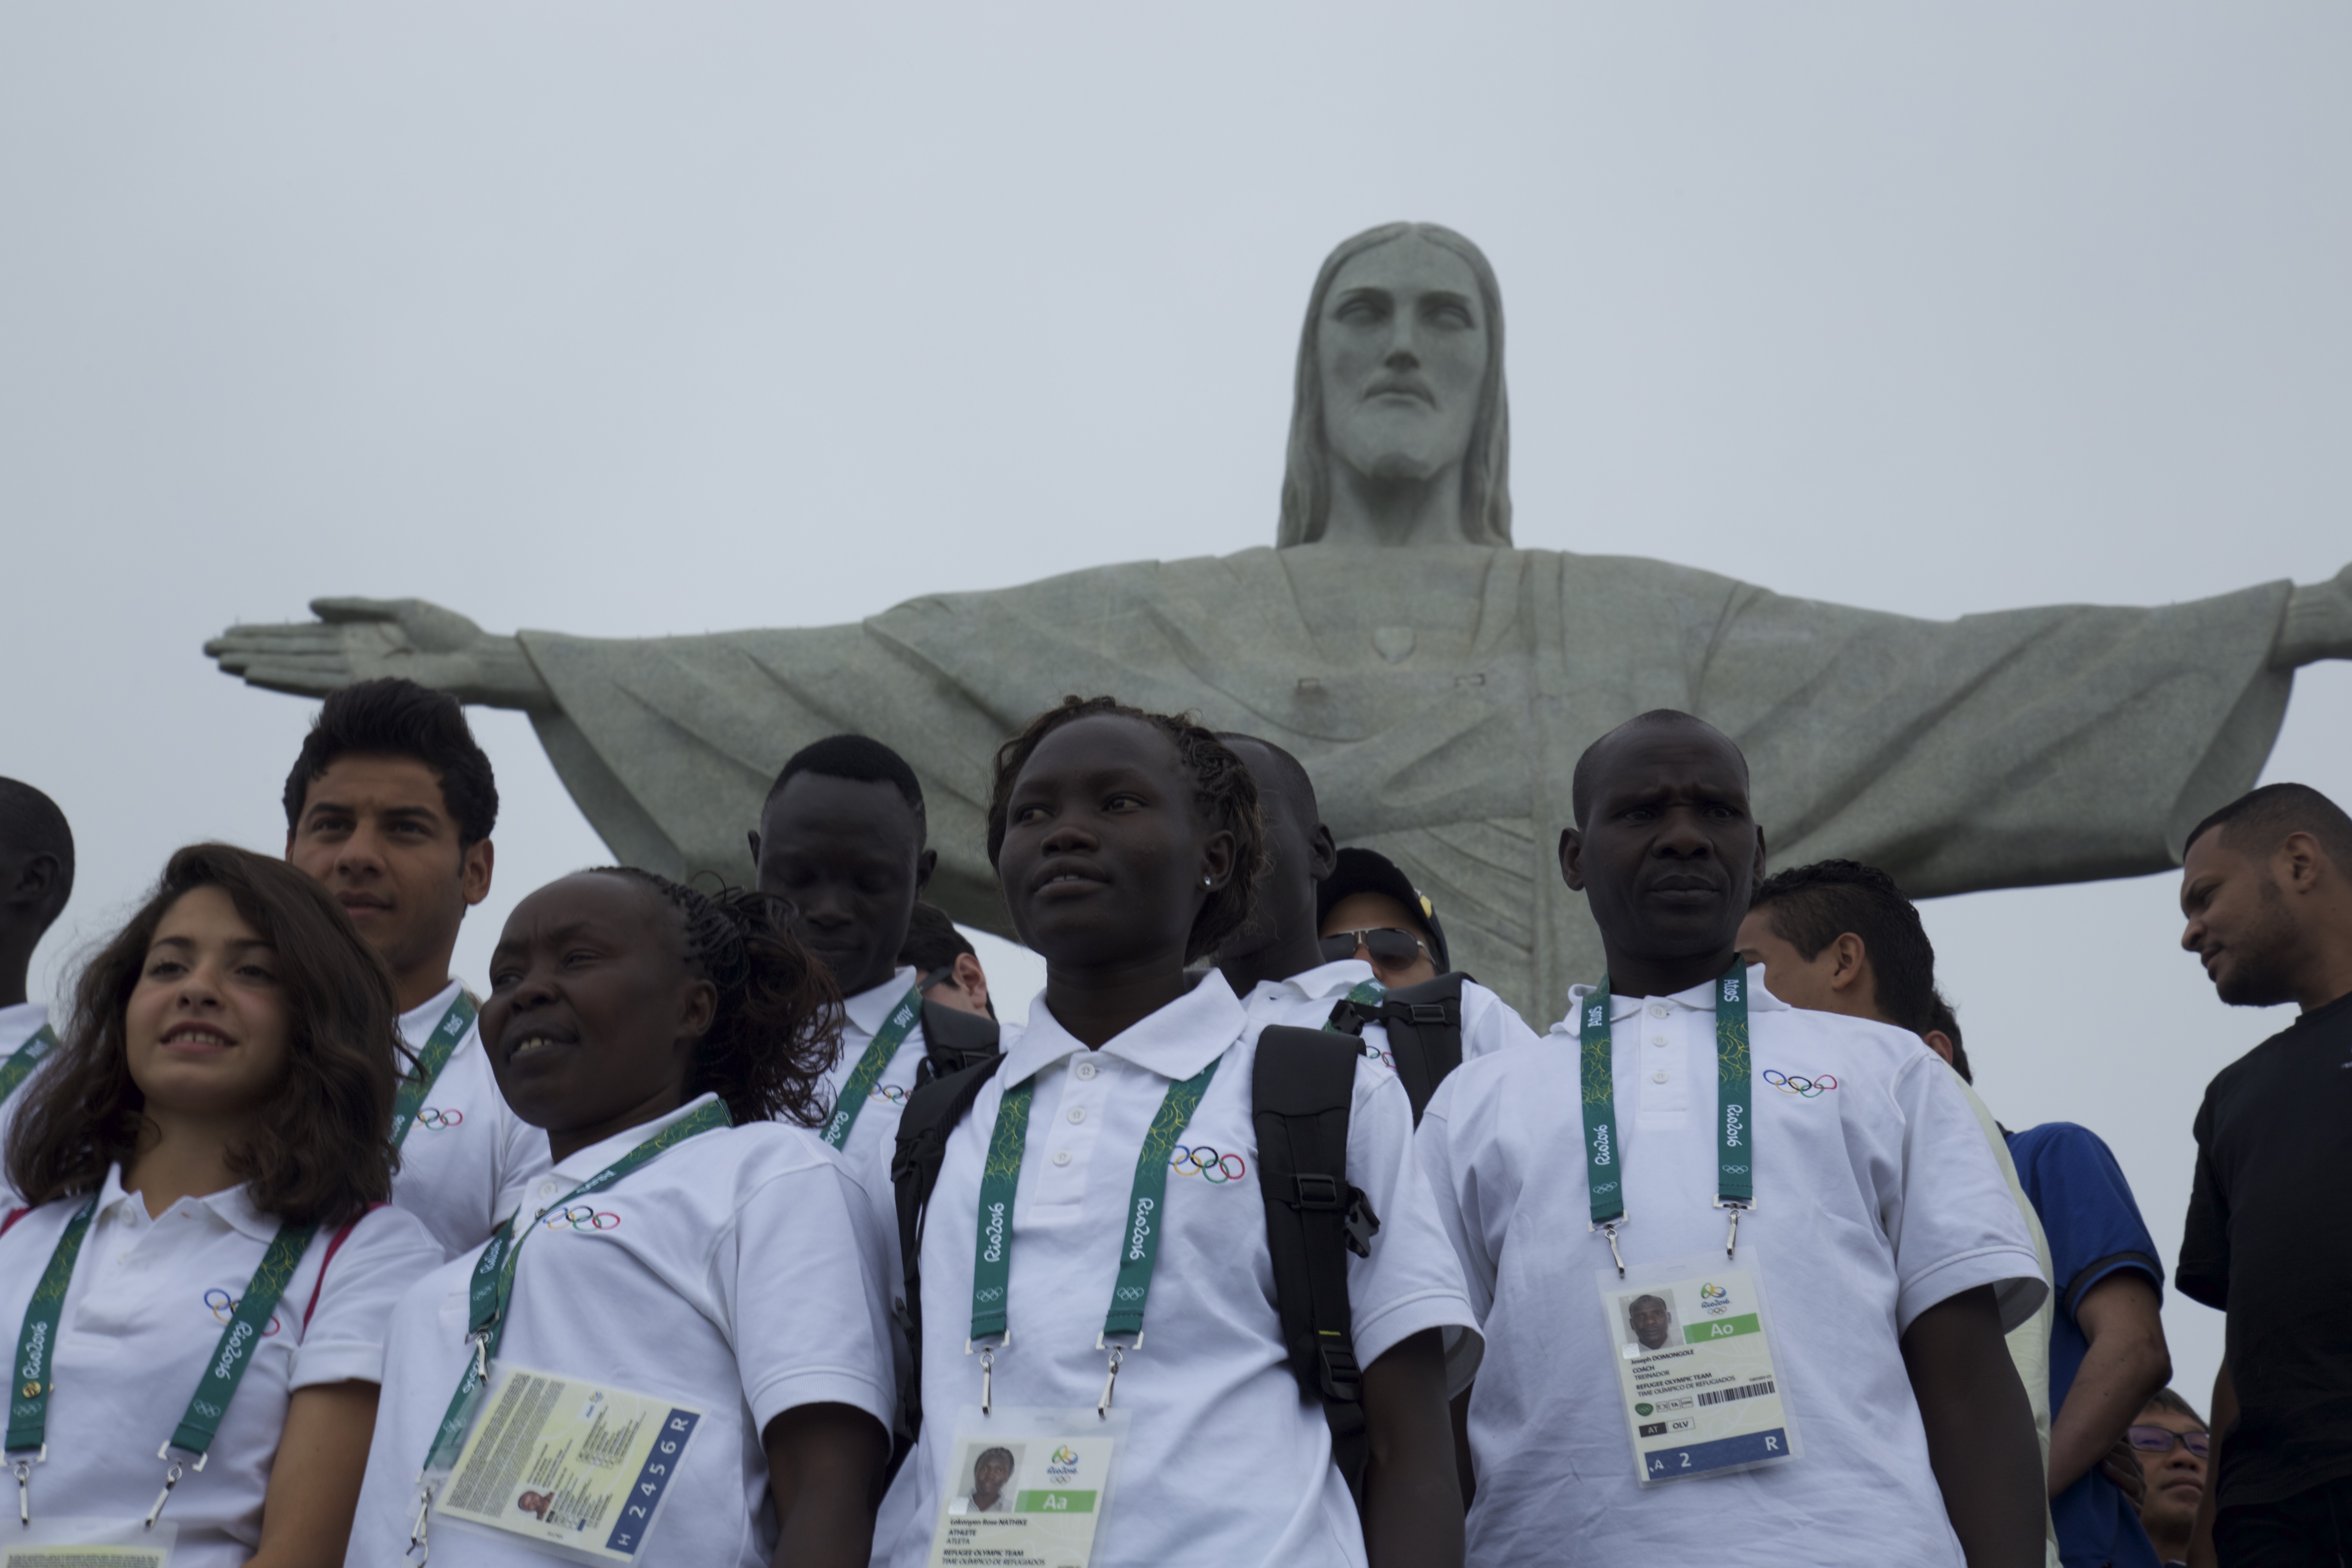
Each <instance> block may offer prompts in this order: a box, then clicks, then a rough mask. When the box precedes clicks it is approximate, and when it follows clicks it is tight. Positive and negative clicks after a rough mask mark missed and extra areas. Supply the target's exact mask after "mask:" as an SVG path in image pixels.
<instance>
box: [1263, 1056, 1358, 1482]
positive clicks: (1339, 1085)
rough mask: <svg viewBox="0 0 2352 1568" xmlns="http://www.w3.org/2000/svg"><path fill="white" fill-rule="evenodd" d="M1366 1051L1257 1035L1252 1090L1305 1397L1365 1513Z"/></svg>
mask: <svg viewBox="0 0 2352 1568" xmlns="http://www.w3.org/2000/svg"><path fill="white" fill-rule="evenodd" d="M1361 1049H1362V1047H1360V1046H1359V1045H1358V1044H1357V1043H1356V1042H1355V1041H1354V1040H1352V1039H1349V1037H1347V1036H1345V1035H1338V1034H1332V1033H1328V1032H1326V1031H1322V1030H1317V1029H1296V1028H1286V1027H1284V1026H1278V1025H1277V1026H1269V1027H1268V1028H1266V1029H1265V1031H1264V1032H1263V1033H1261V1034H1260V1035H1259V1036H1258V1042H1257V1067H1256V1072H1255V1079H1254V1081H1253V1082H1252V1084H1251V1086H1250V1092H1251V1100H1252V1105H1253V1110H1252V1120H1253V1121H1254V1122H1255V1126H1256V1130H1257V1179H1258V1186H1259V1189H1260V1191H1261V1193H1262V1194H1264V1197H1265V1240H1266V1248H1267V1250H1268V1251H1269V1252H1270V1253H1271V1254H1272V1256H1273V1258H1274V1294H1275V1303H1276V1309H1277V1310H1278V1311H1279V1312H1280V1314H1281V1317H1282V1339H1283V1344H1284V1345H1285V1347H1286V1349H1287V1350H1288V1351H1289V1352H1290V1370H1291V1372H1292V1373H1294V1374H1296V1375H1297V1379H1298V1386H1299V1390H1300V1392H1301V1393H1302V1394H1305V1395H1306V1396H1307V1398H1309V1399H1314V1400H1317V1401H1319V1402H1320V1403H1321V1405H1322V1406H1323V1415H1324V1418H1325V1419H1326V1420H1328V1422H1329V1423H1330V1426H1331V1462H1332V1463H1333V1464H1335V1465H1337V1466H1338V1467H1339V1473H1340V1474H1341V1475H1343V1476H1345V1477H1346V1478H1347V1479H1348V1489H1349V1491H1350V1492H1352V1493H1353V1494H1355V1497H1356V1501H1357V1505H1358V1506H1359V1507H1361V1506H1362V1503H1363V1483H1364V1467H1365V1464H1366V1463H1367V1462H1368V1461H1369V1460H1370V1457H1371V1445H1370V1439H1369V1437H1368V1436H1367V1434H1366V1431H1365V1427H1364V1405H1363V1393H1364V1384H1363V1370H1362V1368H1360V1367H1359V1366H1358V1365H1357V1364H1356V1342H1355V1337H1354V1332H1353V1317H1352V1314H1351V1313H1350V1311H1349V1305H1348V1254H1349V1251H1350V1250H1353V1251H1354V1252H1356V1253H1357V1254H1358V1255H1360V1256H1361V1257H1367V1258H1369V1257H1370V1256H1371V1238H1372V1237H1373V1236H1374V1235H1376V1234H1377V1233H1378V1232H1379V1230H1380V1228H1381V1222H1380V1216H1379V1215H1375V1214H1373V1213H1372V1209H1371V1205H1370V1204H1369V1203H1367V1202H1366V1201H1365V1199H1364V1194H1362V1193H1360V1192H1359V1191H1358V1190H1357V1189H1356V1188H1354V1187H1352V1186H1350V1185H1349V1183H1348V1116H1349V1110H1352V1109H1353V1107H1354V1103H1355V1091H1356V1058H1357V1057H1358V1056H1359V1055H1360V1052H1361Z"/></svg>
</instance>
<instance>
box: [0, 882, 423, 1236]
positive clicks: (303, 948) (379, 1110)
mask: <svg viewBox="0 0 2352 1568" xmlns="http://www.w3.org/2000/svg"><path fill="white" fill-rule="evenodd" d="M199 888H218V889H220V890H221V891H222V892H224V893H226V894H227V895H228V897H229V900H230V902H232V903H233V904H235V905H236V912H237V913H238V914H239V915H240V916H242V917H243V918H244V919H245V921H246V922H247V924H249V925H251V926H252V927H253V929H254V930H256V931H259V932H260V933H261V935H262V937H263V938H264V939H265V940H267V941H268V943H269V945H270V947H271V948H272V949H274V950H275V951H276V952H277V954H278V960H279V962H280V963H283V964H284V966H285V973H284V982H283V983H284V985H285V994H286V1001H287V1012H288V1014H289V1017H290V1018H291V1020H292V1023H293V1037H292V1041H291V1048H290V1049H289V1052H288V1059H287V1068H286V1079H285V1081H284V1082H283V1083H282V1084H281V1085H280V1086H279V1089H278V1097H277V1099H276V1100H274V1101H272V1102H271V1104H270V1106H269V1109H268V1111H267V1112H266V1113H265V1114H264V1117H263V1124H262V1130H261V1132H260V1134H259V1136H257V1138H256V1139H255V1140H254V1142H252V1143H251V1144H249V1145H247V1147H244V1148H241V1149H237V1150H235V1151H233V1152H231V1153H230V1156H229V1168H230V1170H232V1171H234V1172H235V1173H236V1174H237V1175H238V1176H240V1177H242V1178H243V1179H244V1181H245V1183H246V1184H247V1195H248V1196H249V1197H250V1198H251V1200H252V1202H253V1205H254V1206H255V1207H256V1208H257V1209H259V1210H261V1211H262V1212H263V1213H265V1214H268V1215H275V1216H277V1217H278V1219H280V1220H283V1221H285V1222H286V1223H288V1224H289V1225H341V1224H342V1223H343V1222H345V1221H346V1220H352V1219H357V1218H358V1217H359V1216H360V1215H362V1214H365V1213H366V1212H367V1210H368V1209H369V1207H370V1206H371V1205H375V1204H380V1203H383V1202H384V1201H386V1200H387V1199H389V1198H390V1197H391V1196H392V1173H393V1172H394V1169H396V1168H397V1166H398V1165H399V1162H400V1156H399V1154H398V1152H397V1151H395V1150H394V1148H393V1144H392V1103H393V1092H394V1073H395V1071H396V1070H397V1068H396V1067H395V1064H396V1063H400V1062H404V1061H406V1060H408V1059H410V1058H409V1052H408V1048H407V1047H405V1046H404V1045H403V1044H402V1043H401V1038H400V1005H399V1003H398V1001H397V1000H396V999H395V995H394V991H393V984H392V975H391V973H389V972H388V971H387V970H386V969H385V968H384V964H383V959H381V958H379V957H377V956H376V952H375V950H374V949H373V948H372V947H370V946H369V945H368V944H367V942H365V941H364V940H363V939H362V937H361V936H360V933H359V931H358V929H357V928H356V927H354V926H353V925H352V921H351V917H350V916H348V915H346V914H345V913H344V912H343V911H342V909H341V906H340V905H338V904H337V903H336V902H335V900H334V899H333V898H332V897H331V895H329V893H328V892H327V890H326V889H325V888H323V887H321V886H320V884H319V883H317V882H315V881H313V880H312V879H310V878H309V877H306V876H304V875H303V874H302V873H301V872H299V871H297V870H296V869H294V868H292V867H291V866H289V865H287V864H285V863H284V862H283V861H279V860H272V859H269V858H267V857H265V856H260V855H256V854H254V853H252V852H251V851H250V850H246V849H239V848H236V847H233V846H231V845H226V844H193V845H190V846H189V847H187V848H184V849H183V850H181V851H180V852H179V853H177V854H175V855H173V857H172V858H171V861H170V863H169V864H167V865H166V866H165V867H164V868H163V879H162V880H161V881H160V882H158V883H157V884H156V887H155V890H154V892H153V893H152V894H151V895H150V896H149V897H148V900H147V901H146V903H144V904H143V905H142V906H141V907H140V910H139V912H138V913H137V914H134V915H132V916H131V921H130V923H128V924H127V925H125V926H124V927H123V928H122V930H121V931H118V932H117V933H116V934H115V936H114V938H113V940H112V941H110V942H107V944H106V945H105V946H104V947H102V948H100V949H99V950H98V952H96V953H95V954H93V955H92V956H91V957H90V959H89V963H87V964H85V965H84V967H83V969H82V972H81V975H80V978H79V980H78V981H77V982H76V984H75V986H74V996H73V1007H72V1015H71V1016H70V1018H69V1019H68V1022H67V1025H66V1028H65V1032H64V1038H63V1040H62V1042H61V1044H60V1047H59V1050H58V1056H57V1058H55V1059H54V1060H53V1061H52V1062H51V1063H50V1065H49V1066H48V1068H46V1069H45V1070H44V1071H43V1072H42V1073H41V1074H40V1075H39V1076H38V1077H37V1079H35V1080H34V1081H33V1082H32V1084H30V1085H29V1086H27V1088H26V1089H25V1091H24V1092H25V1096H26V1100H25V1107H24V1110H22V1111H21V1112H20V1113H19V1114H18V1116H17V1119H16V1129H15V1131H14V1132H13V1134H12V1135H11V1137H10V1140H9V1147H8V1179H9V1181H10V1182H11V1183H12V1184H14V1185H15V1186H16V1190H17V1191H18V1192H20V1193H22V1194H24V1195H25V1201H26V1203H29V1204H45V1203H49V1202H51V1201H53V1200H55V1199H58V1198H61V1197H66V1196H68V1195H69V1194H74V1193H82V1192H89V1191H90V1190H92V1189H93V1188H96V1187H97V1186H99V1185H100V1184H101V1183H103V1182H104V1181H105V1180H106V1173H107V1168H108V1167H109V1166H110V1165H114V1164H118V1163H128V1162H129V1160H130V1158H131V1154H132V1152H133V1151H134V1150H135V1149H136V1148H137V1147H138V1142H139V1134H140V1130H141V1127H142V1124H143V1122H144V1121H145V1120H146V1118H145V1108H146V1104H147V1097H146V1096H145V1095H144V1094H143V1093H142V1092H141V1091H140V1089H139V1086H138V1085H137V1084H136V1083H134V1082H132V1081H131V1067H130V1060H129V1055H128V1047H127V1042H126V1040H125V1038H124V1013H125V1009H126V1007H127V1005H128V1004H129V1002H130V1000H131V992H132V990H133V989H134V988H136V987H137V985H138V984H139V977H140V975H141V974H142V973H143V972H144V970H145V969H146V965H147V951H148V949H149V947H150V946H152V944H153V942H154V940H155V931H156V928H157V927H158V926H160V925H161V924H162V923H163V917H164V915H165V914H166V913H168V912H169V911H170V910H171V908H172V906H173V905H174V904H176V903H178V902H179V901H180V900H182V899H184V898H185V897H186V896H187V895H188V894H190V893H192V892H194V891H195V890H196V889H199Z"/></svg>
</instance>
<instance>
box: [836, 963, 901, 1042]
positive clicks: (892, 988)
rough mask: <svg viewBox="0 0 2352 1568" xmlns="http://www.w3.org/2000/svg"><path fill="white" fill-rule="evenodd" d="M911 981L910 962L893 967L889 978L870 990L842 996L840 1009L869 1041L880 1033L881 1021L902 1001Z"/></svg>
mask: <svg viewBox="0 0 2352 1568" xmlns="http://www.w3.org/2000/svg"><path fill="white" fill-rule="evenodd" d="M914 983H915V970H914V967H913V965H911V964H910V965H908V967H906V968H904V969H899V970H895V971H893V972H892V973H891V975H890V978H889V979H887V980H885V981H884V982H883V983H882V984H879V985H877V986H875V987H874V988H873V989H871V990H868V991H860V992H859V993H858V994H856V995H855V996H845V997H844V998H843V999H842V1003H841V1010H842V1012H843V1013H844V1014H845V1015H847V1016H848V1018H849V1022H850V1023H851V1024H852V1025H853V1026H855V1027H856V1029H857V1030H858V1031H859V1032H860V1033H862V1034H863V1035H864V1036H865V1037H866V1038H867V1039H869V1040H870V1039H872V1038H873V1037H875V1036H876V1035H877V1034H879V1033H881V1030H882V1022H883V1020H884V1019H886V1018H887V1017H889V1016H890V1010H891V1009H892V1008H894V1007H896V1006H897V1005H898V1004H899V1003H900V1002H901V1001H903V1000H905V998H906V995H907V987H908V986H909V985H912V984H914Z"/></svg>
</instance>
